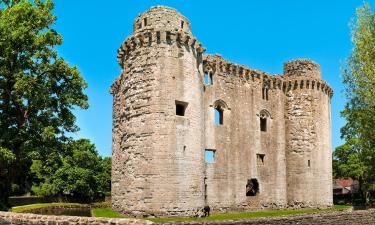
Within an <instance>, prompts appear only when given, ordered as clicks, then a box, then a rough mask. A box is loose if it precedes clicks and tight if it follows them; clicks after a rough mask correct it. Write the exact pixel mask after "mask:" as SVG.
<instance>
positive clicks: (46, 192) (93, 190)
mask: <svg viewBox="0 0 375 225" xmlns="http://www.w3.org/2000/svg"><path fill="white" fill-rule="evenodd" d="M31 170H32V172H33V173H34V174H35V176H36V177H37V178H38V180H37V181H36V182H35V186H34V187H33V191H34V192H35V193H36V194H37V195H40V196H57V195H60V196H62V195H66V196H71V197H75V198H76V199H81V200H82V201H89V200H94V199H95V198H96V197H99V196H104V195H105V194H106V193H107V192H110V188H111V159H110V158H102V157H100V156H99V155H98V152H97V150H96V147H95V145H94V144H92V143H90V141H89V140H87V139H80V140H75V141H70V142H69V143H68V144H67V145H66V151H65V153H64V154H62V155H60V156H58V157H55V158H54V159H53V161H51V162H50V163H49V162H47V163H44V162H41V161H40V160H34V161H33V164H32V166H31Z"/></svg>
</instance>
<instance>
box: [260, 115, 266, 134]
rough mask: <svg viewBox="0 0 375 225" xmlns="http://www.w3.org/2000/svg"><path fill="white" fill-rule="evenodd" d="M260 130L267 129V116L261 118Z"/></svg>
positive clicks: (264, 130)
mask: <svg viewBox="0 0 375 225" xmlns="http://www.w3.org/2000/svg"><path fill="white" fill-rule="evenodd" d="M260 131H263V132H266V131H267V118H260Z"/></svg>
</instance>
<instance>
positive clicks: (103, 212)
mask: <svg viewBox="0 0 375 225" xmlns="http://www.w3.org/2000/svg"><path fill="white" fill-rule="evenodd" d="M349 208H351V206H344V205H336V206H334V207H332V208H328V209H300V210H270V211H258V212H242V213H227V214H212V215H210V216H209V217H204V218H193V217H161V218H147V219H148V220H151V221H153V222H156V223H160V222H179V221H198V220H236V219H237V220H238V219H250V218H260V217H273V216H287V215H298V214H304V213H315V212H330V211H340V210H345V209H349ZM91 212H92V215H93V216H95V217H107V218H126V217H125V216H123V215H121V214H120V213H118V212H115V211H113V210H112V209H111V208H96V209H92V211H91Z"/></svg>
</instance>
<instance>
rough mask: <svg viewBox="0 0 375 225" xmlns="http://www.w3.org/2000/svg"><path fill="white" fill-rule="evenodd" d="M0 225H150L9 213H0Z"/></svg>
mask: <svg viewBox="0 0 375 225" xmlns="http://www.w3.org/2000/svg"><path fill="white" fill-rule="evenodd" d="M0 224H2V225H7V224H9V225H18V224H27V225H47V224H48V225H55V224H56V225H58V224H60V225H61V224H64V225H76V224H82V225H83V224H96V225H107V224H108V225H125V224H132V225H138V224H139V225H141V224H144V225H146V224H152V222H150V221H148V220H139V219H110V218H95V217H77V216H46V215H37V214H30V213H11V212H0Z"/></svg>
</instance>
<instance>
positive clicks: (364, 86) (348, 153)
mask: <svg viewBox="0 0 375 225" xmlns="http://www.w3.org/2000/svg"><path fill="white" fill-rule="evenodd" d="M352 41H353V43H354V48H353V50H352V53H351V56H350V57H349V58H348V60H347V63H346V64H347V66H346V68H344V75H343V82H344V84H345V88H346V96H347V101H348V102H347V104H346V106H345V109H344V110H343V111H342V116H343V117H345V118H346V120H347V122H346V124H345V126H344V127H343V128H342V129H341V133H342V137H343V138H345V140H346V141H347V143H346V144H345V145H343V146H340V147H338V148H337V149H336V151H337V153H336V152H335V155H336V156H337V160H338V161H337V162H335V163H334V165H335V167H336V169H337V171H336V172H338V173H343V174H347V175H351V176H358V177H362V178H363V180H362V186H363V192H364V195H365V196H366V202H368V201H369V198H370V193H371V192H373V193H375V129H374V127H375V13H374V12H372V10H371V7H370V5H369V4H367V3H365V4H364V5H363V6H362V7H360V8H358V9H357V18H356V20H355V21H353V23H352ZM373 197H375V196H373Z"/></svg>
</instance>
